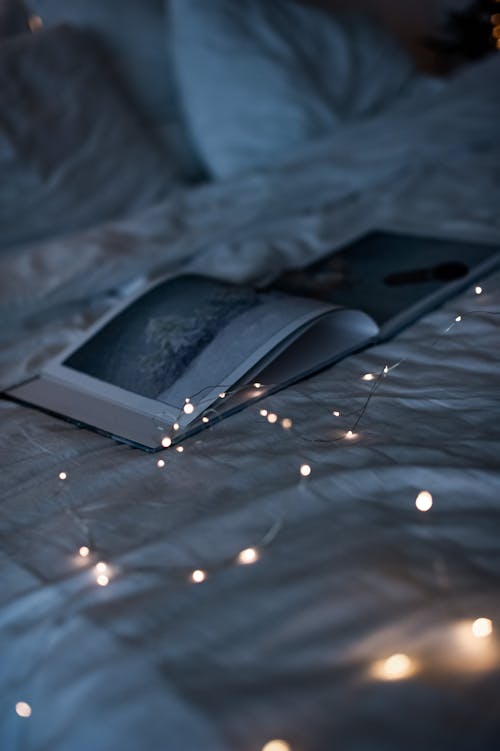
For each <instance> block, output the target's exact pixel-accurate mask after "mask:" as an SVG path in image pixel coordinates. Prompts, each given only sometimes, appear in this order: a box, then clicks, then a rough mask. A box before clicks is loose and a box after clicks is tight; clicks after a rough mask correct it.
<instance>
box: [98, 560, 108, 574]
mask: <svg viewBox="0 0 500 751" xmlns="http://www.w3.org/2000/svg"><path fill="white" fill-rule="evenodd" d="M95 570H96V571H97V573H98V574H104V573H105V572H106V571H107V570H108V564H107V563H104V561H99V563H96V565H95Z"/></svg>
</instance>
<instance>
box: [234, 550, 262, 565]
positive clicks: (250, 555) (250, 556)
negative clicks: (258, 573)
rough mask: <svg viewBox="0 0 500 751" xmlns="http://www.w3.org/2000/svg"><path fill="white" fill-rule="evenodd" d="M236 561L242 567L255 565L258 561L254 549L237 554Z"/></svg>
mask: <svg viewBox="0 0 500 751" xmlns="http://www.w3.org/2000/svg"><path fill="white" fill-rule="evenodd" d="M236 560H237V562H238V563H241V564H242V565H243V566H247V565H248V564H250V563H255V561H258V560H259V553H258V552H257V550H256V549H255V548H245V549H244V550H242V551H241V552H240V553H239V554H238V558H237V559H236Z"/></svg>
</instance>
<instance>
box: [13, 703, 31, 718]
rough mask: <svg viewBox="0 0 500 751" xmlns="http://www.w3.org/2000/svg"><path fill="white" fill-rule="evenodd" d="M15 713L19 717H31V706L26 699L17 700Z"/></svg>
mask: <svg viewBox="0 0 500 751" xmlns="http://www.w3.org/2000/svg"><path fill="white" fill-rule="evenodd" d="M16 714H17V715H19V717H31V707H30V705H29V704H28V702H26V701H18V702H17V704H16Z"/></svg>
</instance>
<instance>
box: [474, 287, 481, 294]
mask: <svg viewBox="0 0 500 751" xmlns="http://www.w3.org/2000/svg"><path fill="white" fill-rule="evenodd" d="M482 291H483V288H482V287H480V286H479V285H478V286H477V287H474V292H475V293H476V295H480V294H482Z"/></svg>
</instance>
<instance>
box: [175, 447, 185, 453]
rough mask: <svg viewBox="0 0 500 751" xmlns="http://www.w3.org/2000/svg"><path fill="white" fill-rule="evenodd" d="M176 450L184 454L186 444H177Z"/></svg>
mask: <svg viewBox="0 0 500 751" xmlns="http://www.w3.org/2000/svg"><path fill="white" fill-rule="evenodd" d="M175 450H176V451H178V452H179V454H182V452H183V451H184V446H177V447H176V449H175Z"/></svg>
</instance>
